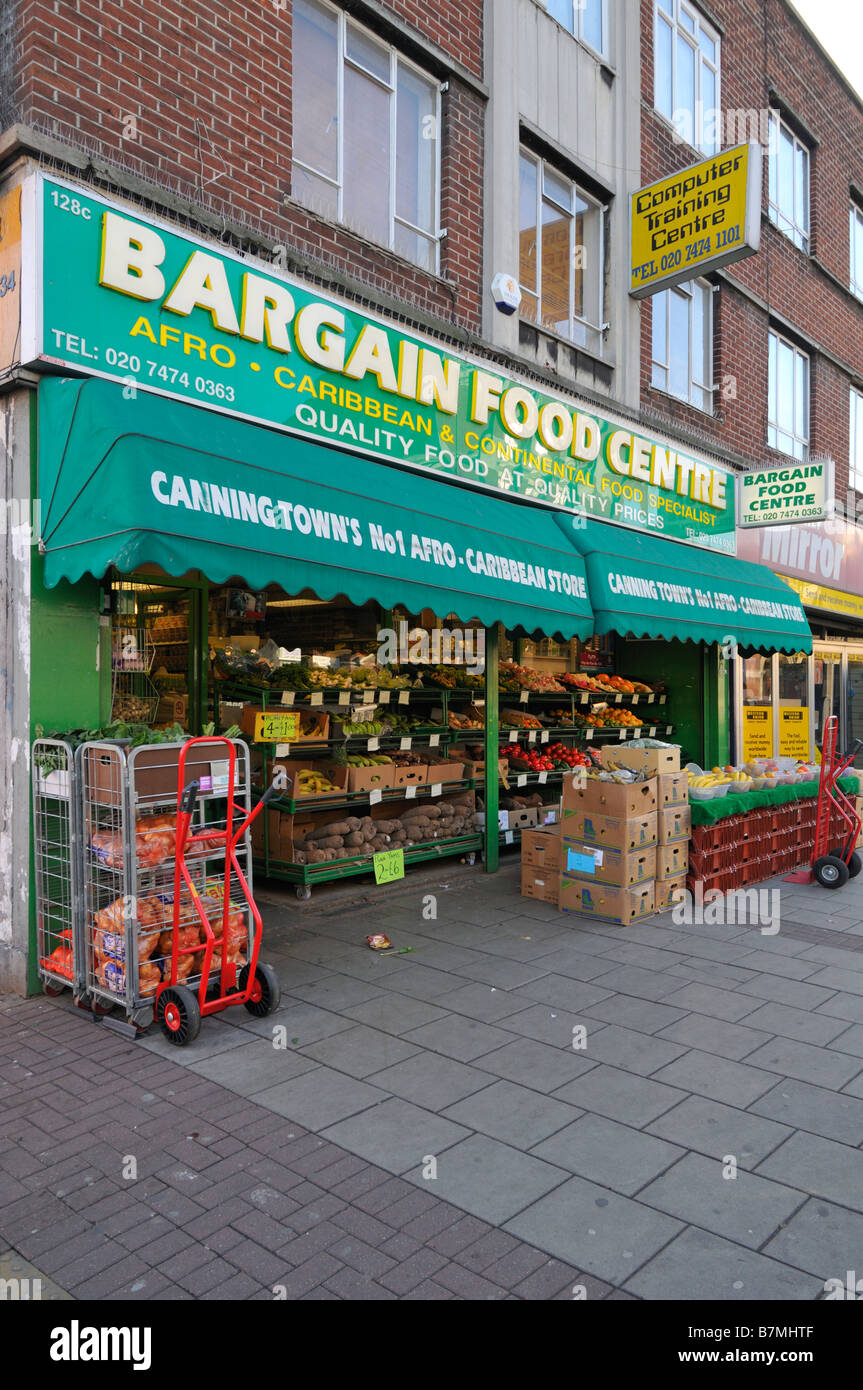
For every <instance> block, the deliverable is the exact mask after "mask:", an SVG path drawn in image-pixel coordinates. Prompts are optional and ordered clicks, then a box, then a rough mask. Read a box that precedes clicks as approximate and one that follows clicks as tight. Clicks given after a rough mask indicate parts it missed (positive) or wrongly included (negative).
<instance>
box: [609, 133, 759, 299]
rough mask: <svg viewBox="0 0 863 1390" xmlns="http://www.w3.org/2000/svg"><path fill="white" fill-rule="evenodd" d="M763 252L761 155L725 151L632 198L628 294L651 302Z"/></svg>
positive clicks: (753, 149) (746, 148) (753, 150)
mask: <svg viewBox="0 0 863 1390" xmlns="http://www.w3.org/2000/svg"><path fill="white" fill-rule="evenodd" d="M760 244H761V147H760V145H756V144H755V143H751V144H746V145H738V146H736V148H735V149H733V150H724V151H723V152H722V154H718V155H714V157H713V158H712V159H703V160H701V162H700V163H699V164H693V165H691V167H690V168H688V169H682V170H681V171H680V172H679V173H677V174H672V175H671V176H670V178H666V179H658V180H657V182H656V183H650V184H648V185H647V187H646V188H640V189H639V190H638V192H637V193H633V195H632V265H631V272H630V290H629V292H630V294H631V295H632V296H633V298H635V299H644V298H645V297H646V296H647V295H650V294H657V293H658V292H659V291H660V290H668V289H671V287H672V286H673V285H680V284H682V283H683V282H684V281H686V280H691V279H692V277H693V275H703V274H704V273H705V272H706V271H709V270H718V269H719V268H720V267H721V266H724V265H731V263H732V261H739V260H741V259H742V258H743V257H744V256H751V255H753V254H754V253H755V252H756V251H757V250H758V248H759V246H760Z"/></svg>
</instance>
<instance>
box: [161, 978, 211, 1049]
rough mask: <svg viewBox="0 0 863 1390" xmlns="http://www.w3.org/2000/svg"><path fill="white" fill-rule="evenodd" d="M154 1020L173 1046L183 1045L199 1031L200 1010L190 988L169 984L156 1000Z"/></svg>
mask: <svg viewBox="0 0 863 1390" xmlns="http://www.w3.org/2000/svg"><path fill="white" fill-rule="evenodd" d="M156 1022H157V1023H158V1025H159V1027H160V1028H161V1030H162V1032H163V1033H164V1035H165V1037H166V1038H167V1039H168V1042H169V1043H173V1044H174V1046H175V1047H185V1046H186V1043H190V1042H193V1041H194V1039H195V1038H196V1037H197V1036H198V1034H199V1033H200V1031H201V1010H200V1008H199V1007H198V1001H197V999H196V998H195V996H194V994H193V993H192V991H191V990H190V989H186V988H185V986H184V985H169V987H168V988H167V989H163V990H162V993H161V994H160V995H159V998H158V1000H157V1002H156Z"/></svg>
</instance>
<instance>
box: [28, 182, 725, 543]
mask: <svg viewBox="0 0 863 1390" xmlns="http://www.w3.org/2000/svg"><path fill="white" fill-rule="evenodd" d="M25 195H26V196H25V202H26V204H27V206H28V208H29V209H30V216H31V217H32V219H33V221H35V223H36V225H37V229H38V236H33V237H32V238H31V244H34V243H35V245H36V246H37V247H38V248H39V254H40V256H41V261H40V262H39V264H38V265H37V267H36V271H35V279H36V282H37V283H38V285H39V289H40V293H39V295H35V294H33V293H32V289H31V294H30V309H29V318H28V319H27V320H26V321H25V325H24V333H23V340H24V343H25V345H26V347H25V352H26V353H27V354H29V355H26V356H24V355H23V354H22V357H23V360H25V361H31V362H32V363H33V364H34V365H37V366H38V364H39V362H40V361H42V362H49V363H52V364H56V365H59V366H61V367H65V368H68V369H71V370H74V371H79V372H86V373H89V374H91V375H95V376H103V377H109V378H111V379H113V380H116V381H120V382H123V383H126V384H133V385H134V387H135V389H136V390H138V389H140V390H145V391H150V392H155V393H157V394H162V395H167V396H173V397H176V398H179V399H181V400H184V401H190V402H193V403H194V404H196V405H199V406H204V407H206V408H207V409H210V410H216V411H222V412H224V413H227V414H230V415H233V416H236V417H237V418H240V419H247V420H252V421H256V422H263V423H266V424H267V425H269V426H271V427H274V428H277V429H281V430H285V431H287V432H288V433H291V434H296V435H302V436H303V437H305V438H307V439H311V440H313V441H314V442H316V443H319V444H326V445H330V446H335V447H336V449H338V450H346V451H348V452H351V453H361V454H366V455H369V456H371V457H374V458H377V459H381V460H383V461H385V462H387V463H390V464H398V465H399V466H401V467H402V468H411V469H416V470H417V471H421V472H424V473H426V474H429V475H431V476H436V477H440V478H442V479H453V478H454V479H457V480H458V481H459V482H462V483H467V484H469V485H472V486H475V487H479V488H483V489H485V490H486V491H489V492H492V493H494V494H495V495H497V496H501V495H510V496H518V497H524V498H530V499H532V500H533V501H536V502H539V503H542V504H545V505H547V506H550V507H553V508H555V509H557V510H562V511H568V512H571V513H574V514H577V515H583V516H591V517H596V518H597V519H599V520H605V521H611V522H615V523H617V524H618V525H621V526H626V527H630V528H632V529H634V530H638V531H649V532H652V533H658V534H661V535H664V536H667V537H669V538H670V539H673V540H679V541H684V542H687V543H689V544H692V545H699V546H705V547H709V548H711V549H716V550H722V551H725V552H727V553H730V554H733V553H734V551H735V545H736V542H735V495H734V490H735V479H734V475H733V474H732V473H730V472H728V471H727V470H725V469H724V468H722V467H718V466H716V465H714V464H712V463H708V462H706V461H705V460H704V459H701V458H699V457H698V456H696V455H693V454H690V453H684V452H683V451H681V450H680V449H679V448H678V447H677V445H676V444H675V443H674V442H673V441H672V440H671V439H668V438H663V437H661V436H659V435H656V434H653V433H652V432H651V434H650V435H645V434H642V433H640V432H638V431H637V430H636V429H635V428H634V427H633V424H632V422H631V421H630V422H628V423H627V422H626V421H625V420H622V419H616V418H613V417H611V416H608V415H605V414H600V413H599V412H597V411H596V410H595V409H594V408H593V406H590V407H589V408H586V407H584V406H583V405H582V404H580V403H579V402H576V401H575V400H573V399H567V398H563V397H559V396H555V395H550V394H548V393H547V392H545V391H544V390H542V389H537V387H536V386H535V385H534V384H528V383H526V382H524V381H519V380H516V379H513V378H511V377H508V376H505V375H503V374H502V373H501V372H500V371H499V370H497V369H496V368H495V364H493V363H490V362H488V361H487V360H483V359H482V358H479V357H470V356H468V355H466V354H459V355H455V354H453V353H451V352H449V351H447V350H445V349H444V347H443V345H442V344H441V342H440V340H439V339H435V338H432V337H424V336H421V335H419V334H414V333H407V332H405V331H404V329H403V328H402V326H401V325H400V324H398V323H397V322H394V321H391V320H390V321H388V320H385V319H383V318H381V317H379V316H376V315H373V314H369V313H366V312H363V311H362V310H360V309H359V308H358V307H357V306H356V305H355V304H354V303H352V302H351V301H349V300H345V299H340V298H336V297H334V296H330V295H327V294H324V293H322V292H321V291H319V290H318V289H317V288H316V287H315V286H313V285H310V284H308V283H307V282H304V281H302V280H299V279H297V278H295V277H292V276H289V275H286V274H284V273H282V272H281V271H279V270H277V269H274V267H273V266H271V265H269V264H266V263H264V262H263V261H260V260H253V259H251V258H250V257H243V256H241V255H239V254H237V253H235V252H232V251H227V250H224V249H223V248H221V247H216V246H214V245H213V244H212V243H209V242H206V241H202V240H200V239H198V238H196V237H194V236H191V235H188V234H186V233H184V232H182V233H181V232H178V231H177V230H176V229H174V228H172V227H171V226H170V225H169V224H167V223H165V222H161V221H158V220H156V219H153V218H150V217H149V216H146V217H145V216H142V215H140V214H139V213H138V211H137V209H133V208H130V207H127V206H125V205H122V204H118V203H115V202H111V201H109V200H106V199H105V198H102V197H101V196H100V195H98V194H95V193H94V192H93V191H92V190H91V189H85V188H77V187H74V186H73V185H71V184H67V183H65V182H64V181H62V180H59V179H55V178H53V177H50V176H48V175H38V176H35V177H34V179H33V180H31V183H30V185H29V186H28V188H27V189H26V190H25ZM339 457H340V455H339V454H338V453H336V452H335V451H334V452H333V476H334V477H335V476H336V470H337V468H338V463H339Z"/></svg>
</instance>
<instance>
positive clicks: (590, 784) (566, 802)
mask: <svg viewBox="0 0 863 1390" xmlns="http://www.w3.org/2000/svg"><path fill="white" fill-rule="evenodd" d="M655 810H656V778H655V777H651V778H649V779H648V780H647V781H645V782H600V781H597V780H596V779H595V778H592V779H591V778H582V777H579V776H578V774H576V775H575V776H574V777H570V776H569V775H568V774H567V775H566V776H565V777H564V779H563V822H564V834H565V833H566V829H565V827H566V820H567V817H568V816H571V815H572V814H573V812H575V811H592V812H593V813H594V814H595V815H597V816H613V817H614V818H615V819H616V820H638V819H640V818H641V817H642V816H646V815H649V814H650V812H651V811H655Z"/></svg>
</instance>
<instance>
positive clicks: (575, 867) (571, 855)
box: [561, 827, 656, 888]
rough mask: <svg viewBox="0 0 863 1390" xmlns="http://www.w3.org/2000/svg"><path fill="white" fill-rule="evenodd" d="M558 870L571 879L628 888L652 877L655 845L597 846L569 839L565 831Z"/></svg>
mask: <svg viewBox="0 0 863 1390" xmlns="http://www.w3.org/2000/svg"><path fill="white" fill-rule="evenodd" d="M561 871H562V872H563V873H565V874H567V875H568V876H570V877H572V878H587V879H590V880H591V882H594V883H610V884H614V885H615V886H616V887H618V888H631V887H632V886H633V884H636V883H645V882H646V881H647V880H648V879H650V878H655V877H656V848H655V846H653V845H651V846H650V847H649V848H647V849H638V850H633V852H632V853H631V854H630V853H626V852H625V851H624V850H615V849H609V848H608V847H607V846H606V847H605V848H603V849H597V848H596V847H595V846H594V845H586V844H585V843H584V842H583V841H580V840H572V839H570V837H569V836H568V835H567V834H566V833H565V827H564V836H563V845H562V848H561Z"/></svg>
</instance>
